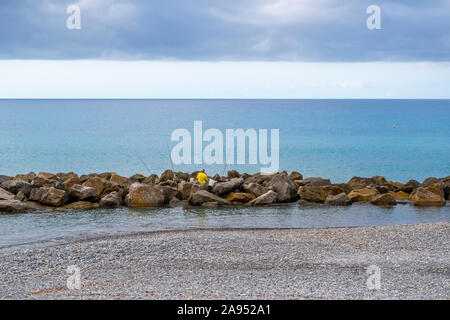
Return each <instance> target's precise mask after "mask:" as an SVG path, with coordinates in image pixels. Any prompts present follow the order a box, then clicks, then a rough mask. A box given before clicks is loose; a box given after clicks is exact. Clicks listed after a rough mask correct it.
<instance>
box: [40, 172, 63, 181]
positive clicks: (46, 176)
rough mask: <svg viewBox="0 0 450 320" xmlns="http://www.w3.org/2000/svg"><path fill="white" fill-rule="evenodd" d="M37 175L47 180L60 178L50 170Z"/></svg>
mask: <svg viewBox="0 0 450 320" xmlns="http://www.w3.org/2000/svg"><path fill="white" fill-rule="evenodd" d="M37 176H38V177H39V178H42V179H46V180H58V178H57V176H56V175H55V174H53V173H49V172H39V173H38V175H37Z"/></svg>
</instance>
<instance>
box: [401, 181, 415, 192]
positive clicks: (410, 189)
mask: <svg viewBox="0 0 450 320" xmlns="http://www.w3.org/2000/svg"><path fill="white" fill-rule="evenodd" d="M419 187H420V183H419V182H418V181H416V180H409V181H408V182H407V183H405V186H404V187H403V188H402V189H400V191H403V192H406V193H411V192H413V190H414V189H417V188H419Z"/></svg>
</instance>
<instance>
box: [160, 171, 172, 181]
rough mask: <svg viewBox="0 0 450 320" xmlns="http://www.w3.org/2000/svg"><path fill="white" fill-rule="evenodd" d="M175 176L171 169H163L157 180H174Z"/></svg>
mask: <svg viewBox="0 0 450 320" xmlns="http://www.w3.org/2000/svg"><path fill="white" fill-rule="evenodd" d="M175 178H176V176H175V173H174V172H173V171H172V170H170V169H169V170H166V171H164V172H163V173H162V174H161V176H160V177H159V180H160V181H161V182H163V181H167V180H175Z"/></svg>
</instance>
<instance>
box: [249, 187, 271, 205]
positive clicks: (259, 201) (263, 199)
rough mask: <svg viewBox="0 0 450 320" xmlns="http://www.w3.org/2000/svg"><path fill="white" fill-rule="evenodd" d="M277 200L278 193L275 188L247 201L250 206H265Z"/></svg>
mask: <svg viewBox="0 0 450 320" xmlns="http://www.w3.org/2000/svg"><path fill="white" fill-rule="evenodd" d="M276 200H277V193H276V192H275V191H273V190H269V191H267V192H266V193H264V194H263V195H261V196H259V197H257V198H256V199H254V200H252V201H250V202H247V204H248V205H250V206H263V205H267V204H272V203H274V202H275V201H276Z"/></svg>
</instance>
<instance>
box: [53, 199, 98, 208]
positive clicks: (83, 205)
mask: <svg viewBox="0 0 450 320" xmlns="http://www.w3.org/2000/svg"><path fill="white" fill-rule="evenodd" d="M98 207H99V204H98V203H93V202H90V201H77V202H72V203H70V204H68V205H65V206H62V207H59V208H56V209H58V210H69V209H78V210H82V209H95V208H98Z"/></svg>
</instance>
